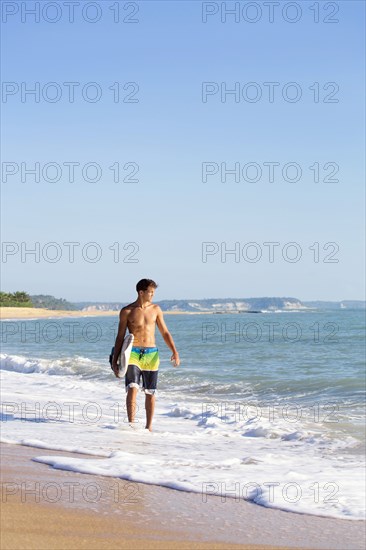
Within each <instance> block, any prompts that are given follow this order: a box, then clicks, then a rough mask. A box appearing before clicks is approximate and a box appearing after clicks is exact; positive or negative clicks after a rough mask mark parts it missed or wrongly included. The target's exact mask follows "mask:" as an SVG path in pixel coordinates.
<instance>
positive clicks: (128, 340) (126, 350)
mask: <svg viewBox="0 0 366 550" xmlns="http://www.w3.org/2000/svg"><path fill="white" fill-rule="evenodd" d="M133 340H134V336H133V334H127V336H125V339H124V340H123V344H122V348H121V353H120V355H119V357H118V359H117V365H118V373H117V377H118V378H123V377H124V376H125V374H126V372H127V367H128V362H129V360H130V355H131V350H132V346H133ZM113 354H114V347H113V348H112V351H111V354H110V356H109V362H110V365H111V367H112V359H113Z"/></svg>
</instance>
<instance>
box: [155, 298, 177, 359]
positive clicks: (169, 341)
mask: <svg viewBox="0 0 366 550" xmlns="http://www.w3.org/2000/svg"><path fill="white" fill-rule="evenodd" d="M157 307H158V314H157V317H156V324H157V325H158V329H159V331H160V334H161V335H162V337H163V338H164V342H165V343H166V345H167V346H168V348H169V349H170V350H171V351H172V352H173V355H172V356H171V358H170V360H171V361H172V362H173V365H174V366H175V367H179V365H180V359H179V353H178V352H177V348H176V347H175V344H174V340H173V338H172V335H171V334H170V332H169V330H168V327H167V326H166V324H165V321H164V316H163V312H162V311H161V309H160V307H159V306H157Z"/></svg>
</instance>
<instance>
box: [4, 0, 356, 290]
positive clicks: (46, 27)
mask: <svg viewBox="0 0 366 550" xmlns="http://www.w3.org/2000/svg"><path fill="white" fill-rule="evenodd" d="M2 4H3V9H4V5H5V4H7V5H8V7H6V8H5V9H6V13H8V14H9V15H7V18H6V17H5V16H4V14H3V16H4V17H5V22H3V24H2V31H3V37H2V63H3V69H2V80H3V82H5V83H11V82H12V83H16V86H18V87H19V91H18V92H17V91H16V90H14V88H13V92H14V93H11V91H12V89H11V86H13V85H11V84H6V86H7V87H6V90H7V91H8V92H9V93H8V95H7V96H4V95H3V103H2V104H1V107H2V115H3V116H2V137H3V146H2V162H3V165H2V166H3V180H2V240H3V241H4V243H5V245H4V244H3V247H4V248H3V261H4V260H6V262H5V261H4V263H3V267H2V289H3V290H4V291H15V290H25V291H28V292H30V293H31V294H38V293H43V294H53V295H55V296H57V297H64V298H66V299H69V300H75V301H78V300H80V301H81V300H96V301H112V300H113V301H114V300H115V301H127V300H130V299H132V298H133V297H134V294H135V291H134V288H135V284H136V282H137V280H139V279H140V278H143V277H149V278H153V279H155V280H156V281H157V282H158V283H159V291H158V292H157V294H156V299H157V300H159V299H169V298H172V299H174V298H208V297H221V298H224V297H254V296H294V297H297V298H300V299H303V300H310V299H324V300H341V299H363V298H364V296H363V293H364V252H363V250H364V239H363V230H364V213H363V211H364V176H365V174H364V160H365V158H364V146H365V143H364V116H365V112H364V94H365V86H364V76H365V74H364V53H363V52H364V30H363V29H364V23H365V17H364V12H365V4H364V2H362V1H347V2H343V1H341V2H333V3H332V2H331V3H329V2H328V3H327V2H322V1H320V2H318V3H317V2H315V3H314V2H307V1H300V2H297V3H296V5H297V6H300V8H301V17H300V19H299V21H298V22H296V23H289V22H288V21H285V19H284V16H283V15H282V10H283V7H284V6H285V4H287V2H280V7H279V8H276V10H277V11H275V18H274V22H273V23H270V22H268V12H267V9H268V8H266V7H265V6H264V4H263V2H256V3H255V4H256V5H257V6H259V7H260V9H261V10H262V17H261V18H260V19H259V20H258V22H256V23H249V22H247V21H245V19H244V16H243V13H244V15H245V16H246V17H247V18H252V19H253V18H254V17H255V14H254V11H247V12H243V11H241V12H240V13H239V16H240V17H239V18H240V20H239V22H235V20H234V16H230V15H228V16H227V21H226V23H223V22H222V21H221V16H222V15H223V14H221V13H220V10H219V11H218V13H217V14H213V15H210V16H208V17H207V23H203V22H202V9H208V10H211V9H212V10H214V9H216V7H218V8H220V6H221V2H211V3H209V4H210V5H208V4H207V3H206V6H208V7H206V8H205V7H204V6H203V3H202V2H199V1H165V2H155V1H143V2H138V3H134V2H132V3H131V2H130V3H128V2H119V7H120V19H122V18H129V17H130V18H135V19H137V20H138V22H137V23H127V22H122V21H120V22H119V23H114V22H113V12H112V11H111V9H110V8H111V7H112V6H115V5H116V2H112V1H109V0H105V1H102V2H96V3H95V4H97V5H98V9H99V11H100V20H99V21H97V22H96V23H90V22H88V21H85V20H83V18H82V17H81V6H79V7H75V21H74V23H69V21H68V18H69V13H68V11H67V9H66V7H65V6H64V3H63V2H58V5H59V15H60V20H59V21H57V22H55V23H50V22H49V21H47V19H52V18H54V17H56V15H57V14H56V11H55V9H54V8H53V10H54V11H52V8H49V11H47V12H45V13H42V12H41V13H40V22H39V23H37V22H35V21H34V16H32V15H27V14H25V13H23V14H22V13H21V4H22V3H21V2H2ZM23 4H24V3H23ZM34 4H35V2H26V6H27V8H29V9H30V8H32V7H34ZM45 4H47V2H40V5H41V6H42V7H43V6H44V5H45ZM80 4H81V5H83V6H84V5H85V4H88V2H84V1H82V2H81V3H80ZM89 4H90V3H89ZM234 4H235V3H234V2H227V3H226V5H227V7H228V8H230V7H232V6H233V5H234ZM239 4H240V9H241V10H245V4H248V2H240V3H239ZM314 4H315V5H318V6H319V18H320V21H319V23H315V22H314V11H312V10H311V9H310V6H312V5H314ZM9 5H12V6H10V7H9ZM14 5H16V6H17V7H18V8H19V11H18V13H15V14H14V15H11V14H10V13H9V12H10V11H12V10H14ZM134 5H138V8H139V11H138V13H136V14H135V15H129V14H132V11H133V10H134ZM334 6H336V7H337V6H338V7H339V11H338V13H336V14H335V13H334V14H333V13H332V11H333V9H334V11H335V8H334ZM93 9H94V10H95V8H92V7H91V8H89V11H87V12H86V16H87V17H89V19H91V18H93V17H94V14H95V13H96V12H95V11H93ZM253 9H254V8H253ZM258 9H259V8H258ZM258 14H259V11H258ZM5 15H6V14H5ZM22 16H23V19H25V22H22V21H21V17H22ZM285 16H287V18H290V19H291V18H294V17H295V16H296V13H295V11H293V10H292V11H291V10H290V11H288V12H287V13H286V14H285ZM325 18H328V19H339V22H338V23H325V22H324V19H325ZM3 21H4V18H3ZM22 82H23V83H25V84H23V90H24V88H25V87H26V88H27V89H29V88H32V87H34V86H35V83H36V82H39V86H40V89H41V95H40V101H39V102H35V101H34V96H30V95H28V96H26V101H25V102H22V101H21V89H22V84H21V83H22ZM50 82H55V83H57V86H58V89H59V90H61V97H60V100H59V101H58V102H50V101H46V100H45V99H44V98H43V96H42V90H45V92H44V93H45V94H46V98H52V96H53V94H54V93H55V91H56V88H55V87H54V88H52V87H48V88H47V86H46V88H45V85H47V83H50ZM64 82H79V83H80V86H78V87H76V88H75V101H74V103H70V102H69V100H68V88H67V87H66V86H65V85H64V84H63V83H64ZM90 82H96V83H97V84H98V86H99V89H100V90H101V92H102V97H101V99H100V101H98V102H94V103H93V102H88V101H86V100H85V99H84V98H83V96H82V94H81V91H80V90H81V89H82V88H83V87H84V86H85V84H87V83H90ZM115 82H119V83H120V88H121V89H120V91H121V97H124V95H126V94H128V93H130V92H132V91H133V88H132V87H131V86H130V87H129V88H128V89H127V90H123V85H124V84H125V83H126V82H136V83H138V86H139V91H138V93H137V94H136V95H135V96H134V97H135V99H138V102H135V103H124V102H121V101H120V102H117V103H116V102H114V101H113V99H114V96H113V92H112V90H109V87H110V86H112V85H113V84H114V83H115ZM203 82H213V83H217V86H218V88H219V89H220V87H223V86H225V85H226V87H227V89H231V88H233V87H234V86H235V83H236V82H238V83H239V87H240V92H243V93H242V95H241V96H240V97H239V102H236V101H235V98H234V96H233V95H227V96H226V101H221V100H220V93H216V94H215V95H210V96H208V97H207V101H206V102H203V101H202V83H203ZM249 82H255V83H257V84H256V89H259V90H260V91H262V94H263V95H262V98H261V99H260V100H259V101H257V102H255V103H254V102H250V101H248V100H246V99H247V98H250V97H252V95H251V94H253V93H254V87H253V86H252V87H251V88H250V87H249V88H245V85H246V84H247V83H249ZM265 82H278V83H279V86H276V88H275V96H274V101H273V102H270V101H268V86H265V85H264V84H263V83H265ZM289 82H296V83H297V87H298V89H300V90H301V91H302V97H301V99H300V100H299V101H297V102H290V101H285V100H284V99H283V97H282V90H283V87H284V86H285V85H286V84H287V83H289ZM316 82H318V83H319V86H320V101H319V102H315V101H314V93H315V91H314V86H313V89H312V90H310V89H309V87H310V86H312V85H313V84H314V83H316ZM328 82H335V83H337V85H338V86H339V91H337V93H334V94H333V96H332V95H330V96H329V94H330V93H331V92H333V90H334V87H333V85H331V86H330V87H329V86H328V88H327V90H323V86H324V85H325V84H326V83H328ZM221 83H224V84H223V85H222V84H221ZM3 86H4V84H3ZM9 86H10V87H9ZM246 90H247V92H246ZM294 91H295V88H294V87H292V88H289V94H290V96H291V94H293V93H294ZM86 92H87V93H88V92H90V97H92V95H93V93H94V92H95V88H93V87H89V88H87V89H86ZM47 93H48V94H49V95H47ZM245 93H247V94H248V95H245ZM327 95H328V96H329V97H330V98H332V97H333V98H335V99H338V100H339V101H338V102H337V103H333V102H331V103H325V102H324V98H325V97H326V96H327ZM243 96H244V97H243ZM4 97H5V99H6V102H5V99H4ZM244 98H246V99H244ZM224 99H225V96H224ZM36 162H39V163H40V167H41V170H42V168H43V167H44V166H45V165H47V164H48V163H57V164H58V165H59V166H60V167H61V168H62V175H61V178H60V180H59V181H56V182H50V181H46V180H45V179H44V178H43V177H42V173H41V181H40V182H35V181H34V176H32V175H30V174H24V178H25V181H24V182H22V181H21V172H22V170H21V163H25V166H26V167H28V168H29V167H32V166H33V165H34V164H35V163H36ZM65 162H66V163H69V162H78V163H80V167H78V168H76V169H75V181H74V182H71V181H69V176H68V168H67V166H65V165H64V164H63V163H65ZM90 162H91V163H97V164H98V165H99V166H100V167H101V169H102V176H101V179H100V181H97V182H94V183H92V182H90V181H86V179H85V178H84V177H83V175H82V172H81V167H83V166H84V165H85V164H86V163H90ZM117 162H118V163H119V164H120V167H121V173H122V174H123V175H122V177H121V181H120V182H119V183H115V182H114V181H113V173H112V170H110V169H109V167H110V166H112V165H113V164H114V163H117ZM204 162H210V163H213V164H212V166H216V165H217V166H218V167H220V166H221V163H226V165H227V167H228V168H231V167H233V166H234V165H235V163H240V167H241V168H242V167H243V166H244V165H246V164H248V163H257V165H259V166H260V167H261V169H262V177H261V179H259V181H257V182H254V181H245V180H244V179H243V177H242V176H241V178H240V181H239V182H236V181H235V178H234V176H233V175H231V176H229V175H228V176H227V180H226V182H225V181H224V182H222V181H221V180H220V172H219V173H218V174H214V175H213V176H209V177H208V178H207V182H205V183H204V182H202V163H204ZM268 162H276V163H280V166H279V168H278V170H279V172H276V176H275V181H272V182H271V181H269V180H268V168H266V166H265V165H263V163H268ZM289 162H295V163H297V164H298V165H299V166H300V167H301V169H302V176H301V178H300V179H299V181H297V182H291V181H284V180H283V178H282V175H281V170H282V168H283V166H284V165H286V164H287V163H289ZM316 162H318V163H319V165H320V181H319V182H315V181H314V169H313V170H311V169H309V167H310V166H313V165H314V163H316ZM4 163H5V164H4ZM9 163H14V164H13V165H11V164H9ZM126 163H136V164H138V166H139V172H138V173H137V174H136V176H135V178H137V179H138V180H139V181H138V182H123V181H122V179H123V177H125V175H126V173H128V172H130V171H131V170H132V169H133V167H127V171H123V166H124V165H125V164H126ZM327 163H335V164H336V165H338V166H339V172H338V173H337V174H336V175H335V176H334V178H337V179H338V180H339V181H338V182H328V181H323V180H324V178H325V176H327V175H328V176H329V175H331V172H332V166H334V164H333V165H328V166H327V168H326V170H324V169H323V167H324V165H326V164H327ZM12 167H13V168H14V167H15V168H14V170H15V169H18V168H19V171H18V172H17V173H16V174H14V175H10V174H9V175H8V177H7V181H4V179H5V178H4V171H5V173H6V172H8V173H9V171H11V170H12ZM54 173H55V172H52V170H51V169H50V172H49V176H50V178H52V177H53V175H54ZM88 174H89V175H88V177H89V178H92V177H93V176H94V172H93V171H92V169H90V172H88ZM293 174H294V172H291V169H290V171H289V177H290V179H291V178H292V177H294V176H293ZM50 178H49V179H50ZM249 178H253V172H250V171H249ZM51 242H54V243H57V246H58V248H57V249H56V248H55V247H53V248H52V247H48V248H47V246H46V245H47V243H51ZM65 242H74V243H80V246H76V247H75V251H74V252H75V259H74V262H70V261H69V258H70V255H69V252H70V245H69V246H67V245H64V244H63V243H65ZM91 242H95V243H97V244H98V250H99V253H100V252H101V254H102V256H101V258H100V260H99V261H97V262H96V263H91V262H88V261H87V260H86V259H85V258H83V255H82V251H81V249H82V248H83V246H85V245H86V244H87V243H91ZM116 242H118V243H120V248H121V254H120V261H119V262H117V263H116V262H114V261H113V256H114V252H113V250H110V249H109V247H111V246H112V245H113V243H116ZM130 242H134V243H137V245H138V251H137V252H136V253H135V255H134V256H132V258H133V259H137V260H138V262H135V263H126V262H123V261H122V260H123V258H125V259H128V255H129V253H132V252H133V248H132V247H129V248H127V249H126V250H123V246H124V245H125V243H130ZM251 242H255V243H257V245H256V246H257V249H256V250H257V251H258V250H260V251H261V252H262V257H261V259H260V260H259V261H258V262H256V263H254V262H249V261H248V260H247V258H248V256H249V257H250V258H252V257H253V254H254V252H255V250H254V248H253V247H252V248H250V247H249V248H248V247H247V246H246V245H247V244H248V243H251ZM266 242H277V243H280V244H279V246H276V248H275V256H274V261H273V262H270V261H269V256H268V250H269V248H268V246H265V245H264V244H263V243H266ZM290 242H296V243H297V250H298V251H299V250H300V251H301V252H302V257H301V259H300V260H299V261H298V262H296V263H294V262H290V261H287V260H285V259H284V258H283V256H282V251H283V247H285V249H284V250H285V252H284V253H285V254H286V243H290ZM6 243H8V244H6ZM9 243H15V244H13V245H12V244H9ZM21 243H25V244H23V245H22V244H21ZM35 243H40V244H39V246H40V250H41V253H40V257H39V262H36V261H35V256H34V255H33V256H32V255H29V254H28V255H25V256H24V257H23V259H22V257H21V250H22V248H23V252H24V251H25V248H27V249H32V248H34V247H35ZM202 243H217V246H216V245H212V246H211V248H210V250H213V251H216V250H218V252H217V253H215V254H212V255H209V256H207V257H206V260H207V261H206V262H203V261H202V246H205V245H202ZM222 243H226V244H222ZM235 243H239V244H237V245H235ZM313 243H319V261H318V262H315V261H314V255H315V248H314V247H313V249H312V250H310V249H309V247H311V246H312V245H313ZM326 243H336V244H337V246H338V247H339V250H338V252H336V249H335V248H333V246H335V245H331V246H330V247H329V248H328V249H327V250H323V246H324V245H325V244H326ZM37 246H38V245H37ZM45 246H46V248H44V247H45ZM225 246H226V247H227V249H232V248H234V247H235V246H236V247H237V249H238V250H239V252H240V256H239V257H237V258H236V259H237V260H239V261H237V262H236V261H235V256H234V255H227V256H226V262H224V261H222V258H221V256H220V253H221V252H225ZM316 246H317V245H316ZM258 247H259V248H258ZM115 248H116V247H115ZM17 250H18V252H17ZM42 250H43V252H44V253H43V254H42ZM4 251H5V252H6V251H7V252H9V254H8V255H6V254H5V252H4ZM96 251H97V249H96V248H93V246H89V247H87V248H86V249H84V252H85V253H86V254H89V256H88V257H89V259H91V258H92V257H93V254H94V252H96ZM11 252H14V254H11ZM56 252H57V253H59V254H60V253H61V257H60V260H59V261H58V262H54V263H52V262H50V261H47V259H48V260H49V259H50V258H51V259H52V258H53V257H54V254H55V253H56ZM295 252H296V251H295V248H294V247H292V248H291V247H290V248H288V249H287V253H288V257H293V254H294V253H295ZM332 252H334V255H333V256H332V257H331V256H330V254H331V253H332ZM47 254H48V256H47ZM327 258H328V260H329V258H330V259H332V258H333V259H338V260H339V261H338V263H334V262H333V263H328V262H324V261H323V260H324V259H327ZM223 259H225V256H224V258H223ZM22 260H23V261H22Z"/></svg>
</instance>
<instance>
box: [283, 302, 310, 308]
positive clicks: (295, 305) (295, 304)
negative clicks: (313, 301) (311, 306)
mask: <svg viewBox="0 0 366 550" xmlns="http://www.w3.org/2000/svg"><path fill="white" fill-rule="evenodd" d="M283 309H308V308H307V307H306V306H304V305H302V303H301V302H286V301H285V302H284V303H283Z"/></svg>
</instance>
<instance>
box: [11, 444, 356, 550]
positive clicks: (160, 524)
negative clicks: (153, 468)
mask: <svg viewBox="0 0 366 550" xmlns="http://www.w3.org/2000/svg"><path fill="white" fill-rule="evenodd" d="M1 454H2V461H1V462H2V478H1V481H2V513H1V532H2V535H1V548H2V549H3V550H10V549H11V550H21V549H27V550H28V549H35V550H36V549H37V550H38V549H46V548H47V549H48V548H52V549H55V550H58V549H59V550H64V549H65V548H69V549H84V548H85V549H87V548H88V549H91V550H102V549H116V550H117V549H122V550H124V549H126V550H127V549H134V550H148V549H152V550H155V549H156V550H158V549H159V550H160V549H161V550H168V549H169V550H188V549H192V550H193V549H197V550H201V549H202V550H204V549H205V550H206V549H207V550H209V549H212V550H216V549H222V550H229V549H232V550H234V549H252V550H259V549H263V550H264V549H267V550H270V549H273V548H276V549H282V550H284V549H290V548H291V549H294V548H297V549H299V548H308V549H310V548H319V549H339V550H345V549H347V550H356V549H361V548H363V547H364V546H363V545H364V542H365V541H364V532H365V524H364V522H360V521H348V520H338V519H330V518H322V517H317V516H310V515H305V514H294V513H291V512H283V511H281V510H274V509H268V508H263V507H261V506H257V505H255V504H252V503H249V502H245V501H241V502H236V501H235V499H230V498H228V499H226V500H225V501H224V502H222V501H221V498H219V497H216V496H210V497H208V499H207V502H204V501H203V500H202V496H201V495H199V494H196V493H186V492H182V491H175V490H171V489H166V488H163V487H159V486H154V485H146V484H141V483H132V482H128V481H125V480H121V479H117V478H110V477H102V476H94V475H86V474H79V473H75V472H71V471H64V470H56V469H53V468H51V467H49V466H46V465H45V464H41V463H38V462H34V461H32V460H31V459H32V458H33V457H37V456H41V455H62V456H67V455H69V454H70V453H66V452H60V451H57V452H56V451H50V450H45V449H38V448H35V447H27V446H22V445H8V444H2V445H1ZM70 456H83V457H84V458H85V455H76V454H72V455H71V454H70Z"/></svg>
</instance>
